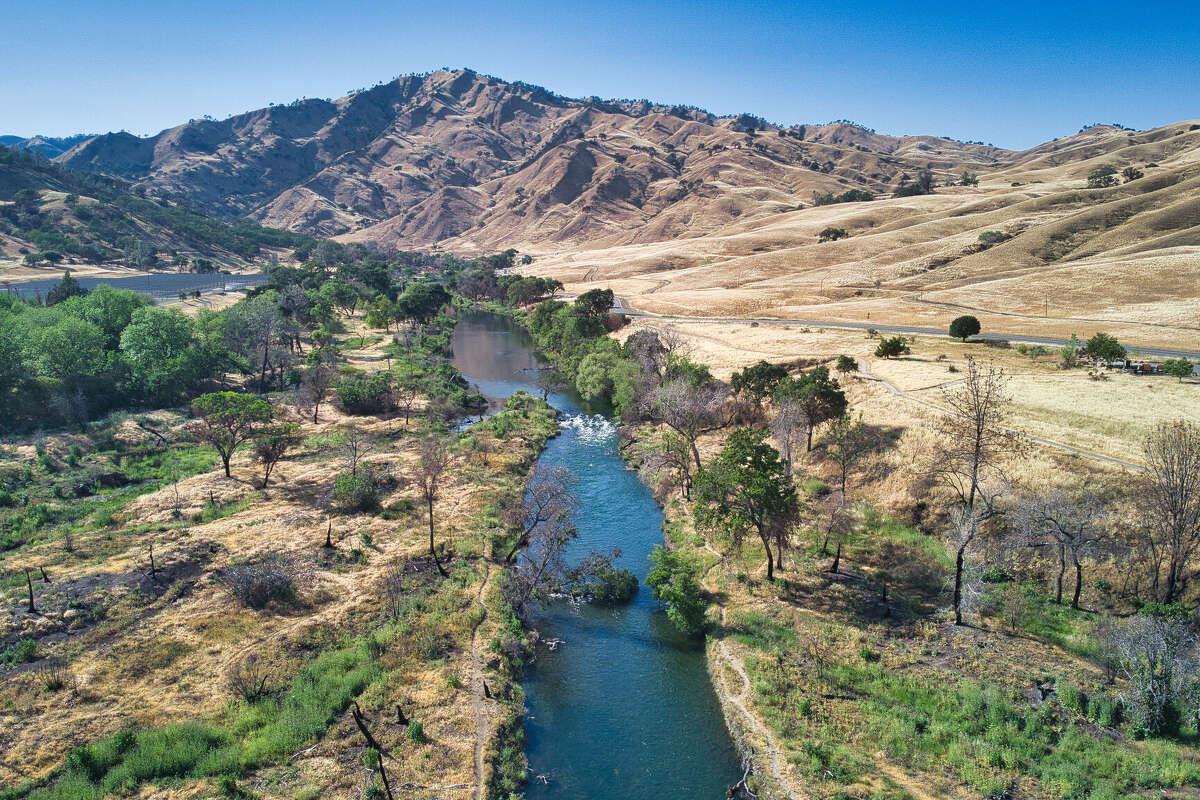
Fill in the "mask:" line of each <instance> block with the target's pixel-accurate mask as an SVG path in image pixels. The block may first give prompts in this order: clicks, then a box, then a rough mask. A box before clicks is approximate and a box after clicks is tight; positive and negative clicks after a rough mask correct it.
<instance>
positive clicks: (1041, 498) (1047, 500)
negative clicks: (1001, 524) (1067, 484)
mask: <svg viewBox="0 0 1200 800" xmlns="http://www.w3.org/2000/svg"><path fill="white" fill-rule="evenodd" d="M1014 517H1015V522H1016V525H1017V528H1018V529H1019V530H1020V532H1021V540H1022V544H1024V545H1026V546H1029V547H1050V548H1053V549H1054V550H1055V552H1056V555H1057V557H1058V573H1057V575H1056V576H1055V581H1054V602H1055V603H1057V604H1059V605H1061V604H1062V597H1063V576H1064V574H1065V573H1066V571H1067V561H1068V558H1069V559H1070V562H1071V564H1072V565H1073V566H1074V568H1075V592H1074V594H1073V596H1072V597H1071V608H1074V609H1078V608H1079V593H1080V591H1081V590H1082V588H1083V562H1084V560H1085V559H1086V558H1088V557H1089V556H1091V555H1092V554H1093V553H1094V552H1095V551H1096V550H1097V549H1098V548H1099V546H1100V543H1101V542H1102V541H1103V540H1104V538H1105V524H1104V522H1105V521H1104V508H1103V506H1102V505H1101V504H1100V501H1099V500H1097V499H1096V498H1095V497H1094V496H1091V495H1084V496H1081V497H1071V496H1070V495H1068V494H1066V493H1065V492H1061V491H1058V492H1052V493H1050V494H1046V495H1038V496H1034V497H1028V498H1025V499H1024V500H1022V501H1021V502H1020V503H1019V505H1018V507H1017V511H1016V513H1015V514H1014Z"/></svg>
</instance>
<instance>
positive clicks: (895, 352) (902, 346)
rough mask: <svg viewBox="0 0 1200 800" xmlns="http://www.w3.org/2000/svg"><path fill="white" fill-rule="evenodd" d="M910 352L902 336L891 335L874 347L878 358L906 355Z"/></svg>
mask: <svg viewBox="0 0 1200 800" xmlns="http://www.w3.org/2000/svg"><path fill="white" fill-rule="evenodd" d="M911 352H912V350H911V349H909V346H908V342H906V341H905V340H904V337H903V336H892V337H891V338H888V339H884V340H883V341H881V342H880V343H879V346H878V347H876V348H875V355H876V356H877V357H878V358H895V357H896V356H902V355H906V354H908V353H911Z"/></svg>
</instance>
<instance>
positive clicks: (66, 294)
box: [42, 253, 88, 306]
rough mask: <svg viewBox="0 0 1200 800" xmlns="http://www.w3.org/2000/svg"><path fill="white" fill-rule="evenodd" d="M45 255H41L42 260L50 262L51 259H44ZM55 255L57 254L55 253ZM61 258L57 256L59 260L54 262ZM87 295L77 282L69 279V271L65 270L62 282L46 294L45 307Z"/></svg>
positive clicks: (85, 290)
mask: <svg viewBox="0 0 1200 800" xmlns="http://www.w3.org/2000/svg"><path fill="white" fill-rule="evenodd" d="M46 255H47V254H46V253H42V258H43V259H45V260H47V261H50V260H51V259H46ZM55 255H59V254H57V253H55ZM61 258H62V257H61V256H59V258H58V259H56V260H61ZM87 293H88V292H87V289H84V288H83V287H82V286H80V285H79V281H77V280H75V279H74V278H72V277H71V270H66V271H65V272H63V276H62V280H61V281H59V282H58V283H56V284H55V285H54V286H53V287H52V288H51V289H50V291H49V292H47V293H46V305H48V306H53V305H58V304H59V303H61V302H62V301H63V300H66V299H68V298H71V297H83V296H84V295H86V294H87Z"/></svg>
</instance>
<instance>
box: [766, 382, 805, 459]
mask: <svg viewBox="0 0 1200 800" xmlns="http://www.w3.org/2000/svg"><path fill="white" fill-rule="evenodd" d="M768 425H769V426H770V428H771V436H772V437H773V438H774V439H775V441H776V443H777V444H778V445H779V452H780V453H781V454H782V455H783V463H784V464H786V465H787V471H788V474H789V475H791V474H792V448H793V447H794V446H795V444H796V441H797V438H798V437H799V436H800V434H801V433H802V432H803V431H804V430H805V429H806V428H807V427H808V415H807V414H805V413H804V409H803V408H802V407H801V406H800V404H799V403H798V402H796V401H794V400H782V401H780V402H778V403H776V404H775V414H774V416H772V417H771V421H770V422H769V423H768Z"/></svg>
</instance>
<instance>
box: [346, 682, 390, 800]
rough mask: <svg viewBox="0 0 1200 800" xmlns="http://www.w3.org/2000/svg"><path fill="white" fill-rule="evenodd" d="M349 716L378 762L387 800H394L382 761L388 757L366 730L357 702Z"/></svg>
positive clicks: (365, 723) (364, 719) (365, 722)
mask: <svg viewBox="0 0 1200 800" xmlns="http://www.w3.org/2000/svg"><path fill="white" fill-rule="evenodd" d="M350 715H351V716H352V717H354V724H355V725H357V726H358V730H359V732H360V733H361V734H362V735H363V739H365V740H366V742H367V747H369V748H370V749H372V750H374V751H375V756H376V757H377V758H378V762H379V777H380V778H382V779H383V790H384V791H385V792H386V793H387V796H388V800H394V798H393V797H392V786H391V784H390V783H389V782H388V776H387V767H386V766H384V763H383V759H384V757H385V756H388V752H387V751H386V750H384V749H383V747H381V746H380V744H379V742H377V741H376V740H375V737H374V736H372V735H371V731H370V730H369V729H368V728H367V721H366V718H365V717H364V716H363V713H362V709H360V708H359V707H358V701H357V700H356V701H355V702H354V708H352V709H350Z"/></svg>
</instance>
